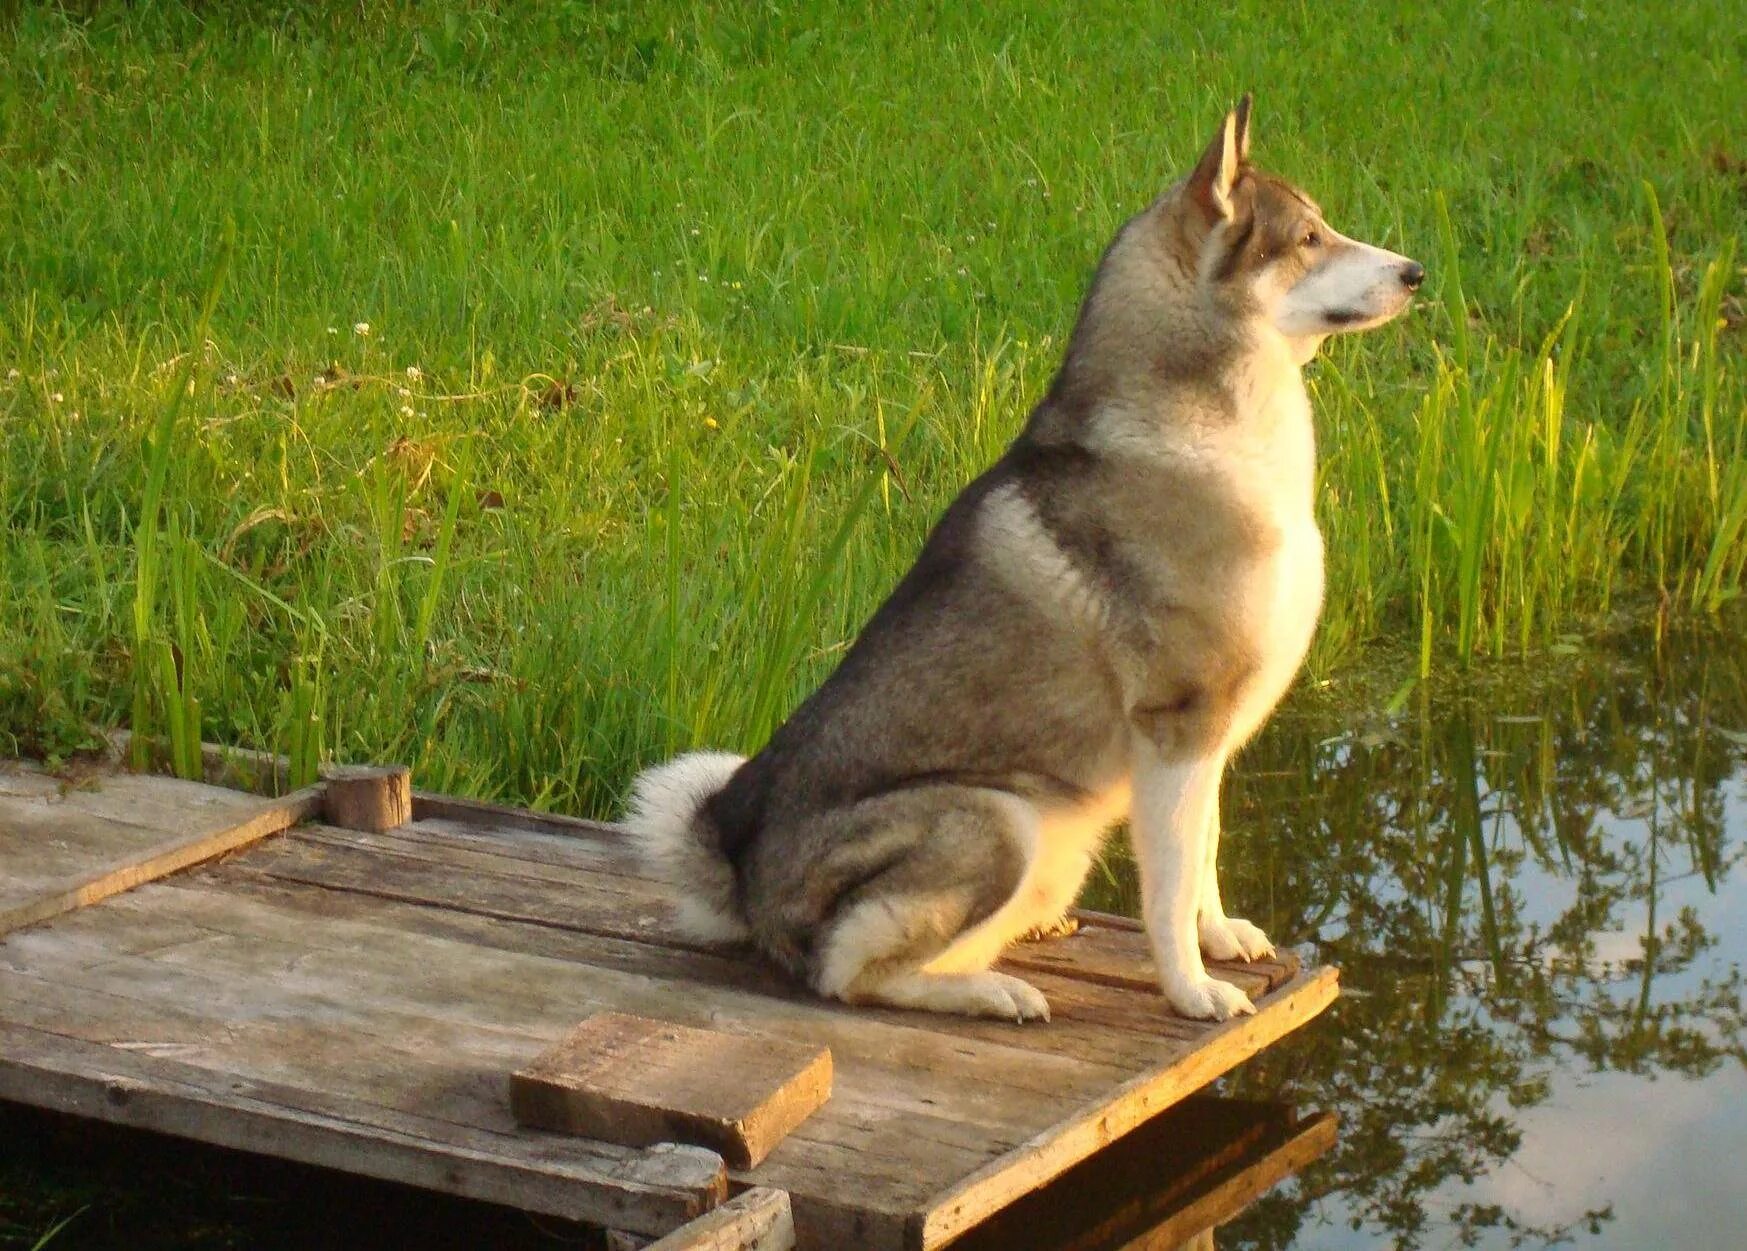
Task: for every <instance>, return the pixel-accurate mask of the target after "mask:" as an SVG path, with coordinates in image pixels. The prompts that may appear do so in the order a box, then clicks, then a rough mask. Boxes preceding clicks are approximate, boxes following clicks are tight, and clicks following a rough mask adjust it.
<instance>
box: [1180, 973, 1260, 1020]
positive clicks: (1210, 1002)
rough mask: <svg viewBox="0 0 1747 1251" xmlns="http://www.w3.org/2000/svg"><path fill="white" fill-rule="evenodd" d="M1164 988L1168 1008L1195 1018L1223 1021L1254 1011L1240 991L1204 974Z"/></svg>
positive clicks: (1248, 1014)
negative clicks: (1192, 979) (1196, 978)
mask: <svg viewBox="0 0 1747 1251" xmlns="http://www.w3.org/2000/svg"><path fill="white" fill-rule="evenodd" d="M1164 992H1165V998H1166V999H1167V1000H1169V1001H1170V1004H1171V1007H1172V1008H1174V1009H1176V1010H1177V1011H1178V1012H1179V1013H1181V1014H1182V1015H1184V1016H1186V1017H1191V1018H1193V1019H1195V1020H1197V1021H1226V1020H1230V1019H1231V1018H1232V1017H1234V1016H1253V1015H1255V1011H1256V1005H1255V1004H1253V1003H1251V1002H1250V997H1249V996H1248V995H1246V994H1244V993H1243V991H1241V990H1239V989H1238V988H1237V987H1236V986H1233V985H1232V984H1231V983H1230V982H1222V981H1220V980H1219V979H1218V978H1216V977H1208V976H1207V975H1206V974H1202V976H1201V978H1200V979H1199V980H1198V981H1185V982H1181V983H1176V984H1172V985H1166V986H1165V987H1164Z"/></svg>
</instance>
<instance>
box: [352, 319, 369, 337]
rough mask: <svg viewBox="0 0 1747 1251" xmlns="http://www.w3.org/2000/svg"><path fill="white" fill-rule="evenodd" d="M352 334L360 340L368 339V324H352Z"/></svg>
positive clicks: (362, 322) (360, 322)
mask: <svg viewBox="0 0 1747 1251" xmlns="http://www.w3.org/2000/svg"><path fill="white" fill-rule="evenodd" d="M352 333H353V334H355V335H357V336H358V337H359V338H360V339H363V338H367V337H369V334H370V323H369V322H367V321H359V322H353V323H352Z"/></svg>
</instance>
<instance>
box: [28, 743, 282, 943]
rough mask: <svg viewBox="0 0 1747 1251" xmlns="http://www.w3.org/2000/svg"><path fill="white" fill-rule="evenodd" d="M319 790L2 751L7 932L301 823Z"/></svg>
mask: <svg viewBox="0 0 1747 1251" xmlns="http://www.w3.org/2000/svg"><path fill="white" fill-rule="evenodd" d="M316 799H317V797H316V794H315V793H314V792H313V791H299V792H294V793H293V794H290V795H287V796H285V797H284V798H283V799H262V798H261V797H260V796H258V795H249V794H245V793H243V792H241V791H231V790H223V789H221V788H218V787H214V786H206V785H203V784H201V783H198V782H183V781H179V780H178V779H176V778H162V777H138V776H134V775H131V774H126V773H113V772H102V773H97V772H91V771H85V772H83V773H81V774H78V775H71V776H64V777H63V776H56V775H54V774H51V773H49V772H47V771H45V770H43V769H39V768H37V767H35V766H33V765H28V764H21V763H18V762H9V761H0V934H4V933H5V932H6V931H8V930H13V929H17V928H19V927H20V926H23V925H32V924H34V923H36V922H38V921H42V920H46V919H47V918H49V917H52V916H55V915H57V914H59V913H62V912H69V911H71V910H72V909H74V908H81V907H84V906H85V905H87V904H92V903H96V902H97V901H98V900H100V899H104V898H107V897H108V896H110V895H113V894H116V893H117V892H119V891H124V890H129V889H131V888H132V887H134V886H137V885H139V884H140V883H141V882H149V881H151V880H153V879H154V878H158V877H162V876H164V875H166V874H169V873H174V872H176V871H177V870H180V869H185V868H187V867H188V866H190V865H193V864H197V863H199V862H200V861H202V860H207V859H211V858H212V857H213V856H218V855H222V854H224V853H225V852H227V851H232V850H234V849H235V848H238V847H241V846H244V845H245V844H248V843H251V842H254V841H255V840H256V839H259V838H263V837H265V836H266V835H268V834H272V833H275V832H277V831H279V830H282V829H285V828H286V827H287V826H291V825H295V824H296V823H297V822H299V821H301V820H303V819H304V818H305V817H306V816H309V815H311V814H312V813H313V812H315V811H316V808H317V803H316Z"/></svg>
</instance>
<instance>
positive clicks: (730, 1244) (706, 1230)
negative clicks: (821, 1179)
mask: <svg viewBox="0 0 1747 1251" xmlns="http://www.w3.org/2000/svg"><path fill="white" fill-rule="evenodd" d="M794 1245H795V1218H794V1213H793V1212H792V1211H791V1210H790V1207H789V1197H788V1195H786V1194H784V1193H783V1192H782V1191H780V1190H773V1189H771V1188H770V1187H769V1186H754V1187H753V1188H752V1189H751V1190H747V1191H744V1192H742V1193H741V1194H738V1195H736V1196H735V1197H734V1198H732V1199H730V1200H728V1202H726V1203H724V1204H723V1205H722V1206H721V1207H719V1208H716V1209H714V1210H713V1211H710V1212H706V1213H705V1214H704V1215H702V1216H700V1217H698V1219H697V1220H695V1221H693V1222H691V1223H690V1224H689V1225H685V1226H683V1227H681V1228H679V1229H676V1230H674V1231H673V1232H672V1233H671V1234H669V1235H667V1237H665V1238H663V1239H661V1240H660V1241H659V1242H655V1243H651V1244H650V1246H649V1247H648V1249H647V1251H791V1249H792V1248H793V1247H794Z"/></svg>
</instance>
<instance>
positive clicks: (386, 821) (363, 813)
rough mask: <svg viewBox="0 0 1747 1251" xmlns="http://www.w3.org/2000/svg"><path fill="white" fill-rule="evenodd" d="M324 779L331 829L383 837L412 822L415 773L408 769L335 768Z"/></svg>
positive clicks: (325, 771) (324, 800) (326, 813)
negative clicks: (359, 831)
mask: <svg viewBox="0 0 1747 1251" xmlns="http://www.w3.org/2000/svg"><path fill="white" fill-rule="evenodd" d="M321 778H322V819H323V820H324V821H326V822H327V823H328V824H329V825H337V826H339V827H340V828H341V829H343V830H368V831H370V832H371V833H375V834H380V833H382V832H383V831H384V830H392V829H394V828H395V827H396V826H399V825H405V824H406V823H407V822H408V821H410V820H412V770H411V769H409V768H407V767H406V766H405V765H380V766H378V765H331V766H329V767H328V768H325V769H323V770H322V774H321Z"/></svg>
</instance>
